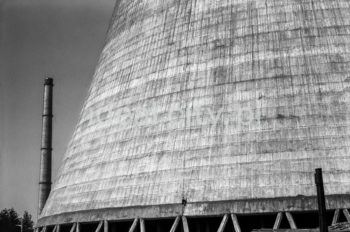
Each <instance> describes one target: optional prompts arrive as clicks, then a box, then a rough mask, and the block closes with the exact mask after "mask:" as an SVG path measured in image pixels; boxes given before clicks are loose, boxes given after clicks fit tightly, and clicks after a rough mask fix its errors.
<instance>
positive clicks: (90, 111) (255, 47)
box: [38, 0, 350, 231]
mask: <svg viewBox="0 0 350 232" xmlns="http://www.w3.org/2000/svg"><path fill="white" fill-rule="evenodd" d="M349 62H350V2H349V1H348V0H288V1H286V0H264V1H263V0H231V1H230V0H176V1H175V0H119V1H117V3H116V7H115V11H114V14H113V16H112V20H111V23H110V26H109V31H108V34H107V39H106V43H105V46H104V48H103V50H102V52H101V56H100V59H99V62H98V65H97V68H96V71H95V74H94V77H93V81H92V84H91V87H90V89H89V93H88V96H87V98H86V101H85V103H84V105H83V109H82V111H81V115H80V119H79V122H78V124H77V126H76V128H75V132H74V134H73V136H72V139H71V142H70V143H69V145H68V148H67V151H66V154H65V156H64V159H63V162H62V166H61V168H60V170H59V173H58V176H57V177H56V179H55V182H54V184H53V186H52V191H51V193H50V196H49V198H48V200H47V202H46V205H45V207H44V209H43V211H42V213H41V216H40V218H39V220H38V227H43V226H51V225H58V224H62V225H63V224H70V223H71V224H73V223H77V222H79V223H82V224H83V223H88V222H99V221H119V220H120V221H124V220H126V221H127V220H134V219H135V218H136V219H137V218H141V219H143V220H146V223H147V220H149V219H154V220H155V219H157V220H158V219H162V218H168V219H175V218H176V217H177V216H185V217H186V218H188V220H189V221H188V223H189V224H191V221H190V220H191V218H197V217H199V218H201V217H203V218H205V217H211V216H215V215H216V216H217V215H230V214H231V215H232V216H233V217H234V216H236V215H237V216H238V219H239V218H240V217H244V216H245V215H260V214H264V215H265V214H266V215H270V214H271V215H272V214H274V215H275V214H277V213H278V212H287V213H288V215H289V216H290V214H292V215H293V214H294V213H295V214H297V212H306V213H307V212H314V211H315V210H316V209H317V202H316V197H315V195H316V187H315V184H314V179H313V173H314V169H315V168H322V169H323V174H324V176H323V178H324V186H325V193H326V200H327V204H326V205H327V209H328V210H336V209H346V208H350V197H349V196H350V195H349V194H350V154H349V145H350V143H349V142H350V140H349V136H350V133H349V123H350V120H349V117H348V115H349V114H348V105H349V101H348V100H349V97H350V94H349V87H350V63H349ZM346 211H347V210H344V212H345V213H346ZM238 221H239V220H238ZM296 221H297V220H296ZM183 222H184V223H185V224H186V223H187V221H186V220H185V219H183ZM296 223H297V224H298V222H296ZM133 225H134V224H133ZM100 227H101V226H100ZM146 227H147V226H146ZM190 227H191V225H190ZM185 231H186V230H185Z"/></svg>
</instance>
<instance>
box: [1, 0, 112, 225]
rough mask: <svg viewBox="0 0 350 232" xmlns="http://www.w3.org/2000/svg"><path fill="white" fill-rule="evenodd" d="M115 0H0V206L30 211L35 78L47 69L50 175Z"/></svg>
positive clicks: (35, 156) (35, 154) (37, 97)
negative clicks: (50, 107)
mask: <svg viewBox="0 0 350 232" xmlns="http://www.w3.org/2000/svg"><path fill="white" fill-rule="evenodd" d="M114 3H115V0H49V1H48V0H0V210H1V209H3V208H10V207H14V208H15V210H16V211H17V212H19V213H20V214H21V213H22V212H23V211H24V210H28V211H29V212H30V213H31V214H32V215H33V216H34V217H35V219H36V214H37V198H38V182H39V157H40V136H41V113H42V112H41V111H42V90H43V81H44V78H45V77H46V76H53V77H54V79H55V80H54V81H55V87H54V121H53V123H54V134H53V147H54V150H53V157H54V158H53V179H54V178H55V176H56V174H57V170H58V168H59V165H60V163H61V160H62V158H63V154H64V151H65V149H66V146H67V145H68V142H69V140H70V137H71V135H72V133H73V129H74V127H75V124H76V123H77V120H78V116H79V113H80V108H81V106H82V104H83V101H84V98H85V97H86V95H87V90H88V88H89V84H90V82H91V79H92V75H93V72H94V69H95V66H96V63H97V59H98V55H99V53H100V51H101V50H102V46H103V43H104V37H105V35H106V30H107V26H108V23H109V18H110V17H111V14H112V10H113V6H114Z"/></svg>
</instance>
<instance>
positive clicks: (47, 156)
mask: <svg viewBox="0 0 350 232" xmlns="http://www.w3.org/2000/svg"><path fill="white" fill-rule="evenodd" d="M52 89H53V79H52V78H46V79H45V83H44V104H43V116H42V135H41V156H40V180H39V203H38V215H40V214H41V211H42V210H43V208H44V205H45V203H46V200H47V198H48V197H49V194H50V191H51V153H52V117H53V115H52Z"/></svg>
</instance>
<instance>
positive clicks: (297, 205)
mask: <svg viewBox="0 0 350 232" xmlns="http://www.w3.org/2000/svg"><path fill="white" fill-rule="evenodd" d="M327 208H328V209H337V208H350V196H349V195H332V196H328V197H327ZM276 209H279V210H280V211H288V212H300V211H316V210H317V199H316V197H303V196H298V197H286V198H271V199H266V198H264V199H249V200H236V201H216V202H195V203H189V204H187V205H186V206H183V205H182V204H172V205H149V206H131V207H123V208H105V209H93V210H85V211H77V212H67V213H63V214H58V215H50V216H48V217H43V218H41V219H40V220H39V221H38V224H37V226H38V227H40V226H42V225H56V224H66V223H73V222H91V221H101V220H109V221H114V220H132V219H134V218H135V215H137V216H138V217H140V218H145V219H149V218H175V217H176V216H178V215H186V216H189V217H193V216H216V215H223V214H226V213H227V214H231V213H234V214H257V213H272V212H276Z"/></svg>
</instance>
